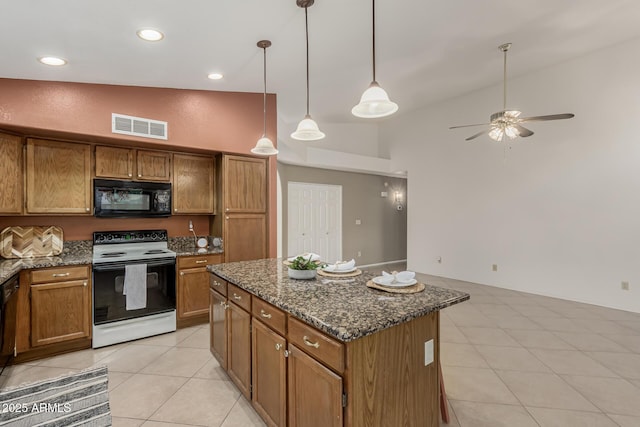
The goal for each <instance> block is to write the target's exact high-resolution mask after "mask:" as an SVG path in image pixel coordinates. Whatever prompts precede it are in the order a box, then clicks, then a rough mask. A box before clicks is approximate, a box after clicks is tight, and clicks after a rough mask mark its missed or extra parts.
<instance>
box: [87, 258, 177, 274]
mask: <svg viewBox="0 0 640 427" xmlns="http://www.w3.org/2000/svg"><path fill="white" fill-rule="evenodd" d="M133 264H147V267H158V266H163V265H167V266H169V265H175V264H176V260H175V258H171V259H163V260H146V261H127V262H117V263H115V262H113V263H112V262H110V263H103V264H93V271H114V270H123V269H124V267H125V266H126V265H133Z"/></svg>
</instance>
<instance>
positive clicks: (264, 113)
mask: <svg viewBox="0 0 640 427" xmlns="http://www.w3.org/2000/svg"><path fill="white" fill-rule="evenodd" d="M262 53H263V55H264V57H263V67H262V68H263V76H264V96H263V101H262V117H263V120H264V122H263V125H262V136H263V137H265V138H266V137H267V48H266V47H263V48H262Z"/></svg>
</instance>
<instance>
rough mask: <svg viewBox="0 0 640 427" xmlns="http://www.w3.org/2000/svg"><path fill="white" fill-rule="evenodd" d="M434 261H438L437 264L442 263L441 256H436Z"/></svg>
mask: <svg viewBox="0 0 640 427" xmlns="http://www.w3.org/2000/svg"><path fill="white" fill-rule="evenodd" d="M436 261H437V262H438V264H442V257H441V256H439V257H437V258H436Z"/></svg>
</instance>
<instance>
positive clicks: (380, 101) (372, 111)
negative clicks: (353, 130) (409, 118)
mask: <svg viewBox="0 0 640 427" xmlns="http://www.w3.org/2000/svg"><path fill="white" fill-rule="evenodd" d="M396 111H398V104H396V103H395V102H392V101H391V100H390V99H389V95H387V92H386V91H385V90H384V89H382V88H381V87H380V85H379V84H378V82H376V81H373V82H371V84H370V85H369V87H368V88H367V90H365V91H364V93H363V94H362V97H360V103H358V105H356V106H355V107H353V108H352V109H351V114H353V115H354V116H356V117H361V118H365V119H375V118H379V117H386V116H390V115H392V114H393V113H395V112H396Z"/></svg>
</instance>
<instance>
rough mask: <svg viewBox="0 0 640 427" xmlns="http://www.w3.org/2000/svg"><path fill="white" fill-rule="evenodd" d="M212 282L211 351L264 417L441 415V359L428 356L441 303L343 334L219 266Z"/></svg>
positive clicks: (401, 422) (320, 420)
mask: <svg viewBox="0 0 640 427" xmlns="http://www.w3.org/2000/svg"><path fill="white" fill-rule="evenodd" d="M210 285H211V291H210V302H211V306H210V326H211V352H212V354H213V355H214V356H215V357H216V359H218V361H219V362H220V365H221V366H222V367H223V368H224V369H226V370H227V372H228V374H229V376H230V377H231V378H232V379H233V380H234V382H235V383H236V385H238V388H239V389H240V390H241V392H242V393H243V394H244V395H245V396H247V398H249V396H250V399H251V402H252V404H253V406H254V408H255V409H256V411H257V413H258V414H259V415H260V416H261V417H262V419H263V420H264V421H265V423H266V424H267V425H268V426H278V427H283V426H289V427H334V426H335V427H338V426H345V427H346V426H348V427H393V426H403V427H405V426H406V427H418V426H421V427H422V426H427V427H436V426H438V425H439V404H438V390H439V387H438V384H439V382H438V381H439V378H438V375H439V374H438V369H437V364H436V363H430V364H428V365H427V366H425V364H424V360H425V354H424V351H425V350H424V349H425V342H426V341H428V340H433V341H434V351H435V352H434V355H433V356H434V360H439V346H438V329H439V313H438V312H433V313H429V314H427V315H425V316H422V317H418V318H416V319H413V320H410V321H408V322H405V323H402V324H400V325H396V326H393V327H391V328H387V329H383V330H381V331H379V332H376V333H374V334H372V335H367V336H365V337H362V338H359V339H356V340H353V341H349V342H341V341H339V340H336V339H335V338H333V337H330V336H328V335H326V334H325V333H323V332H321V331H319V330H317V329H316V328H314V327H312V326H310V325H308V324H306V323H305V322H302V321H300V320H299V319H297V318H295V317H294V316H292V315H290V314H287V313H285V312H283V311H282V310H280V309H278V308H277V307H274V306H273V305H271V304H269V303H267V302H266V301H264V300H262V299H260V298H258V297H256V296H255V295H250V297H251V301H250V304H249V301H247V299H246V298H245V297H246V296H247V295H249V294H248V293H247V292H246V291H243V290H241V289H240V288H238V287H236V286H235V285H233V284H231V283H228V282H226V281H224V280H222V279H221V278H220V277H218V276H216V275H215V274H212V275H211V279H210ZM223 293H224V295H223ZM238 297H239V299H238ZM234 301H235V302H234ZM248 313H251V314H250V315H248ZM232 319H233V320H232ZM232 322H235V324H233V323H232ZM249 325H250V326H251V331H252V332H251V336H250V344H247V337H246V335H245V333H246V330H247V329H248V327H249ZM234 335H235V337H234ZM247 354H250V358H249V362H250V365H249V366H250V367H247V358H246V357H247ZM232 359H233V360H232ZM247 373H249V374H248V375H250V382H249V383H247V376H246V375H247ZM247 390H248V392H247Z"/></svg>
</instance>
